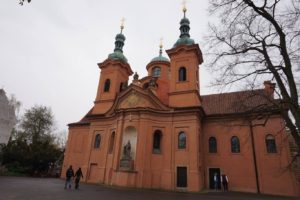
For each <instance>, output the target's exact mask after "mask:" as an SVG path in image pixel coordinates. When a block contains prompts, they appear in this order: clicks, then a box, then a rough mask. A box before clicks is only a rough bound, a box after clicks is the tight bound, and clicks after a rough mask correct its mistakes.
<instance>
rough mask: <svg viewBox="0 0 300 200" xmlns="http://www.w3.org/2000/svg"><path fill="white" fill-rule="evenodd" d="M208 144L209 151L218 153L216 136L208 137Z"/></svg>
mask: <svg viewBox="0 0 300 200" xmlns="http://www.w3.org/2000/svg"><path fill="white" fill-rule="evenodd" d="M208 146H209V148H208V151H209V153H217V140H216V138H215V137H210V138H209V139H208Z"/></svg>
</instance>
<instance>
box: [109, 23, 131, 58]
mask: <svg viewBox="0 0 300 200" xmlns="http://www.w3.org/2000/svg"><path fill="white" fill-rule="evenodd" d="M124 21H125V19H124V18H122V20H121V26H120V29H121V31H120V33H119V34H117V35H116V38H115V39H116V41H115V49H114V53H111V54H109V55H108V58H111V59H113V60H121V61H123V62H125V63H127V58H126V57H125V56H124V55H123V46H124V41H125V39H126V38H125V36H124V35H123V29H124Z"/></svg>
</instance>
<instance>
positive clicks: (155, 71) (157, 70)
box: [152, 67, 160, 77]
mask: <svg viewBox="0 0 300 200" xmlns="http://www.w3.org/2000/svg"><path fill="white" fill-rule="evenodd" d="M152 76H153V77H160V67H154V68H153V70H152Z"/></svg>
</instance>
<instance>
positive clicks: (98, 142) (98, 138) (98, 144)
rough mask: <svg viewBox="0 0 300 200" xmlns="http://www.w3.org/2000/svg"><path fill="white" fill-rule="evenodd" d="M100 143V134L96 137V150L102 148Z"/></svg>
mask: <svg viewBox="0 0 300 200" xmlns="http://www.w3.org/2000/svg"><path fill="white" fill-rule="evenodd" d="M100 143H101V135H100V134H99V133H98V134H97V135H96V136H95V142H94V148H95V149H98V148H100Z"/></svg>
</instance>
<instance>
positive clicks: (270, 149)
mask: <svg viewBox="0 0 300 200" xmlns="http://www.w3.org/2000/svg"><path fill="white" fill-rule="evenodd" d="M270 138H271V139H270ZM265 144H266V152H267V153H268V154H274V153H277V146H276V139H275V137H274V136H273V135H271V134H268V135H266V137H265Z"/></svg>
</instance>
